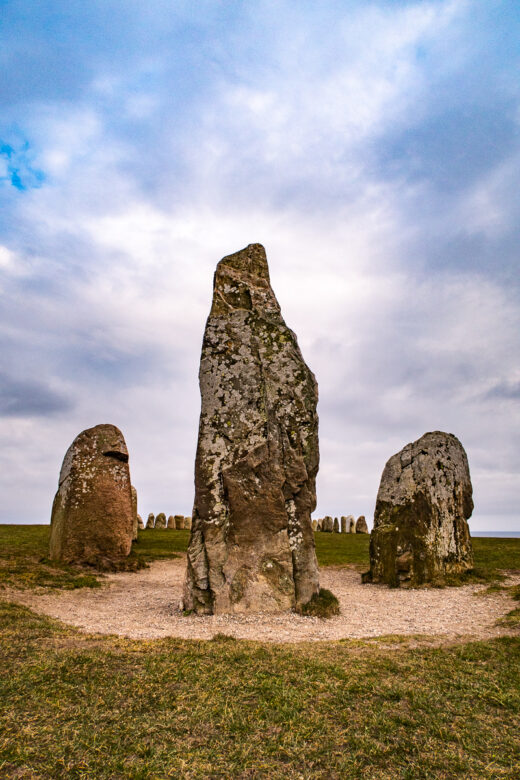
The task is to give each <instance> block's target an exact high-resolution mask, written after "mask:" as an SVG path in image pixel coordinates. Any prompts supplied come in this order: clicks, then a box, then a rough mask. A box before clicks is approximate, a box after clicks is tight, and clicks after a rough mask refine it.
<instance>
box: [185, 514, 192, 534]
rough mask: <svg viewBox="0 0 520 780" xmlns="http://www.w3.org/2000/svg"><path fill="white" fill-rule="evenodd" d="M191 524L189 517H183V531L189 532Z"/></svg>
mask: <svg viewBox="0 0 520 780" xmlns="http://www.w3.org/2000/svg"><path fill="white" fill-rule="evenodd" d="M191 524H192V520H191V517H185V518H184V530H185V531H191Z"/></svg>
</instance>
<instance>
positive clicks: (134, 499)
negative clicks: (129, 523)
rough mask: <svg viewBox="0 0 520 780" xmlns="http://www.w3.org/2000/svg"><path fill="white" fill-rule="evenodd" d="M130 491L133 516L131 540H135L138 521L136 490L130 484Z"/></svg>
mask: <svg viewBox="0 0 520 780" xmlns="http://www.w3.org/2000/svg"><path fill="white" fill-rule="evenodd" d="M131 491H132V518H133V530H132V540H133V541H134V542H135V540H136V539H137V531H138V529H139V523H138V522H137V490H136V489H135V487H134V486H133V485H132V486H131Z"/></svg>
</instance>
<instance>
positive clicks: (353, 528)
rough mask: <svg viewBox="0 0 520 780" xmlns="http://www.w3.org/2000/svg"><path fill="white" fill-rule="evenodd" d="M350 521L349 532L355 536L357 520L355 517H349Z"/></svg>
mask: <svg viewBox="0 0 520 780" xmlns="http://www.w3.org/2000/svg"><path fill="white" fill-rule="evenodd" d="M347 520H348V532H349V534H355V533H356V519H355V517H354V515H349V516H348V517H347Z"/></svg>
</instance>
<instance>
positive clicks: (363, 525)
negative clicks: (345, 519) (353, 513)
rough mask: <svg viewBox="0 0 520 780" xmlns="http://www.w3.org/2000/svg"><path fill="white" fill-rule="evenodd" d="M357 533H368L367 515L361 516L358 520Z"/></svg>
mask: <svg viewBox="0 0 520 780" xmlns="http://www.w3.org/2000/svg"><path fill="white" fill-rule="evenodd" d="M356 533H357V534H367V533H368V525H367V521H366V520H365V515H360V516H359V517H358V519H357V520H356Z"/></svg>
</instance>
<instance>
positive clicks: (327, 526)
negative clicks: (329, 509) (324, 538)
mask: <svg viewBox="0 0 520 780" xmlns="http://www.w3.org/2000/svg"><path fill="white" fill-rule="evenodd" d="M321 530H322V531H324V532H325V533H327V534H331V533H332V532H333V531H334V520H333V519H332V517H330V516H329V515H325V517H324V518H323V522H322V524H321Z"/></svg>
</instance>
